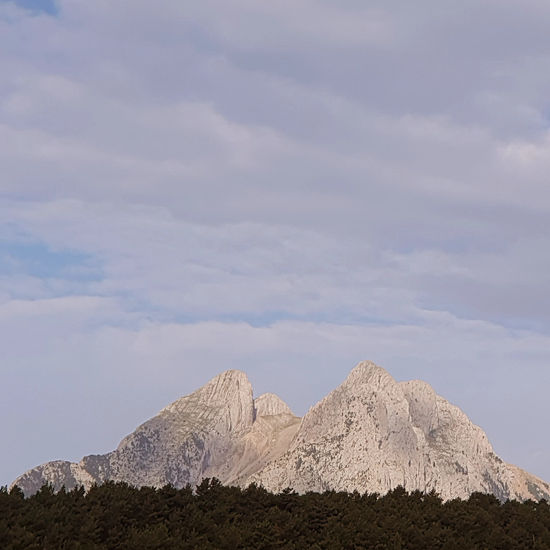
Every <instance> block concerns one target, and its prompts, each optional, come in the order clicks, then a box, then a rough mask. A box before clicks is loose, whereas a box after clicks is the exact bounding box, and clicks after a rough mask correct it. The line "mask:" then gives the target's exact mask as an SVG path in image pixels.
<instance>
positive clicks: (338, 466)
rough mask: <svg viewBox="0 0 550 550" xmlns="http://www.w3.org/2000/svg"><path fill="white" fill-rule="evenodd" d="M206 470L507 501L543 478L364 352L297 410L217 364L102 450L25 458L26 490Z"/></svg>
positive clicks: (275, 484) (195, 474)
mask: <svg viewBox="0 0 550 550" xmlns="http://www.w3.org/2000/svg"><path fill="white" fill-rule="evenodd" d="M205 477H217V478H218V479H220V481H222V483H226V484H236V485H241V486H246V485H248V484H249V483H251V482H254V483H257V484H260V485H262V486H264V487H265V488H267V489H269V490H271V491H281V490H283V489H285V488H286V487H292V488H294V489H295V490H297V491H299V492H305V491H324V490H327V489H334V490H338V491H354V490H357V491H359V492H365V491H368V492H378V493H385V492H387V491H388V490H390V489H392V488H395V487H397V486H403V487H405V489H407V490H409V491H412V490H420V491H424V492H429V491H431V490H432V489H433V490H435V491H437V492H438V493H439V494H440V495H441V496H442V497H443V498H444V499H450V498H456V497H460V498H467V497H468V496H469V495H470V494H471V493H472V492H474V491H481V492H485V493H492V494H494V495H496V496H497V497H498V498H500V499H502V500H504V499H508V498H516V499H520V500H524V499H528V498H531V499H535V500H540V499H541V498H546V499H548V500H550V485H548V484H547V483H545V482H544V481H542V480H540V479H538V478H536V477H535V476H532V475H531V474H528V473H527V472H524V471H523V470H521V469H520V468H518V467H516V466H512V465H509V464H506V463H505V462H503V461H502V460H501V459H500V458H499V457H497V456H496V455H495V453H494V451H493V448H492V446H491V444H490V443H489V440H488V439H487V436H486V435H485V433H484V432H483V430H482V429H481V428H479V427H478V426H476V425H474V424H473V423H472V422H471V421H470V420H469V419H468V417H467V416H466V415H465V414H464V413H463V412H462V411H461V410H460V409H459V408H458V407H456V406H454V405H452V404H450V403H449V402H448V401H446V400H445V399H443V398H442V397H440V396H439V395H437V394H436V393H435V391H434V390H433V389H432V388H431V387H430V386H429V385H428V384H426V383H425V382H421V381H418V380H413V381H409V382H396V381H395V380H394V379H393V378H392V377H391V376H390V374H389V373H387V372H386V371H385V370H384V369H382V368H381V367H379V366H377V365H375V364H374V363H372V362H369V361H363V362H361V363H359V364H358V365H357V366H356V367H355V368H354V369H353V370H352V371H351V373H350V374H349V376H348V377H347V379H346V380H345V381H344V382H343V383H342V384H341V385H340V386H339V387H338V388H336V389H335V390H334V391H333V392H331V393H330V394H329V395H327V396H326V397H325V398H324V399H322V400H321V401H320V402H319V403H317V404H316V405H315V406H313V407H312V408H311V409H310V410H309V411H308V413H307V414H306V415H305V416H304V417H303V419H300V418H297V417H296V416H294V414H292V411H291V410H290V408H289V407H288V405H286V403H284V402H283V401H282V400H281V399H280V398H279V397H277V396H276V395H274V394H269V393H268V394H264V395H261V396H260V397H258V398H257V399H255V400H254V399H253V394H252V386H251V384H250V382H249V381H248V378H247V377H246V375H245V374H244V373H242V372H240V371H235V370H232V371H226V372H224V373H222V374H220V375H219V376H217V377H215V378H214V379H212V380H211V381H210V382H208V383H207V384H206V385H205V386H203V387H202V388H200V389H199V390H197V391H195V392H194V393H192V394H190V395H188V396H185V397H182V398H181V399H178V400H177V401H175V402H174V403H172V404H171V405H169V406H167V407H166V408H164V409H163V410H162V411H160V413H159V414H158V415H157V416H155V417H154V418H152V419H150V420H148V421H147V422H145V423H144V424H142V425H141V426H139V427H138V428H137V429H136V430H135V431H134V432H133V433H132V434H130V435H129V436H127V437H126V438H124V439H123V440H122V441H121V443H120V445H119V446H118V448H117V449H116V450H114V451H112V452H111V453H107V454H105V455H91V456H87V457H84V458H83V459H82V460H81V461H80V462H79V463H78V464H74V463H70V462H63V461H54V462H49V463H47V464H44V465H42V466H38V467H36V468H33V469H32V470H30V471H28V472H26V473H25V474H23V475H22V476H21V477H19V478H18V479H17V480H16V481H15V482H14V483H16V484H18V485H19V486H20V487H21V488H22V489H23V491H24V492H25V493H26V494H31V493H33V492H35V491H36V490H37V489H38V488H40V487H41V486H42V485H43V484H44V483H51V484H52V485H53V486H54V488H56V489H59V488H60V487H61V486H62V485H65V487H67V488H71V487H74V486H75V485H84V487H90V486H91V485H92V484H93V483H101V482H103V481H106V480H116V481H126V482H128V483H131V484H134V485H138V486H140V485H153V486H157V487H158V486H162V485H165V484H172V485H174V486H176V487H182V486H185V485H186V484H190V485H192V486H194V485H196V484H197V483H199V482H200V481H201V479H203V478H205Z"/></svg>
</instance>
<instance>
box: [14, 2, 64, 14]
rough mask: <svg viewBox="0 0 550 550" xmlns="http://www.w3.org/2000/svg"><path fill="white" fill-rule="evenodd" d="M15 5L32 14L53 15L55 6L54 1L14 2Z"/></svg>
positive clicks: (55, 10) (55, 11)
mask: <svg viewBox="0 0 550 550" xmlns="http://www.w3.org/2000/svg"><path fill="white" fill-rule="evenodd" d="M13 3H14V4H15V5H17V6H19V7H21V8H24V9H26V10H31V11H34V12H42V13H48V14H50V15H55V14H56V13H57V6H56V3H55V2H54V0H14V2H13Z"/></svg>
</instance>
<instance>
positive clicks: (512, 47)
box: [0, 0, 550, 481]
mask: <svg viewBox="0 0 550 550" xmlns="http://www.w3.org/2000/svg"><path fill="white" fill-rule="evenodd" d="M56 5H57V8H58V9H57V12H56V14H55V16H53V17H52V16H51V15H47V14H44V13H39V12H36V11H34V12H32V11H29V10H28V9H24V8H22V7H21V5H19V7H17V6H16V5H15V4H13V3H3V4H1V5H0V63H1V64H2V69H3V78H2V82H1V83H0V145H1V147H0V164H1V165H2V178H1V179H0V220H2V224H1V225H0V231H1V241H0V242H1V244H2V247H1V248H0V260H1V263H0V266H1V273H0V323H3V324H2V327H3V330H4V331H5V332H4V333H3V334H5V335H6V336H8V335H9V338H8V341H9V342H10V347H9V354H8V355H7V357H8V359H6V360H5V361H4V363H3V366H2V367H1V368H0V375H1V377H2V380H1V383H2V386H4V385H5V386H6V387H8V386H9V387H13V388H17V391H16V392H15V393H14V394H13V399H11V398H10V401H9V403H8V404H6V405H5V407H7V408H6V409H4V412H6V414H4V415H3V418H6V419H8V420H6V424H7V425H6V426H5V429H6V430H9V433H10V436H9V438H10V441H11V442H12V443H11V445H12V446H13V447H14V448H15V447H17V448H18V449H19V450H18V451H17V452H14V455H13V456H14V457H16V458H14V462H13V464H12V466H10V468H11V470H10V475H13V474H15V473H19V472H14V471H13V470H14V469H15V468H16V466H17V465H18V464H23V463H25V464H26V466H31V465H32V464H31V463H30V462H32V461H31V459H30V458H28V459H27V458H25V457H34V458H33V460H36V461H39V460H46V459H47V458H53V456H52V453H53V452H54V449H59V451H56V452H59V453H60V454H59V456H61V455H62V454H63V453H65V454H66V455H67V456H70V457H72V458H77V457H78V456H79V455H80V454H84V453H85V452H93V451H97V450H102V449H103V450H107V449H108V448H109V447H110V446H112V445H114V444H115V443H116V441H117V440H118V438H119V437H120V436H121V435H122V433H121V432H124V431H128V430H130V429H132V428H133V427H134V426H135V423H136V419H144V418H145V417H146V416H147V415H148V414H153V413H154V412H155V411H156V410H157V409H158V408H160V407H162V406H164V405H165V404H166V403H165V402H164V401H165V400H169V399H172V398H175V397H176V396H174V395H173V388H174V387H176V388H180V390H179V393H185V392H187V391H191V390H192V389H194V388H195V387H196V386H198V385H199V384H201V383H203V382H204V381H205V375H206V374H208V375H213V374H215V373H216V372H218V371H219V370H221V369H222V368H230V367H238V368H243V369H245V370H248V371H250V373H251V376H252V377H254V381H255V383H256V384H257V386H259V387H260V388H261V389H262V390H265V391H267V390H273V389H274V390H275V391H279V392H280V393H281V394H282V395H283V397H286V398H287V399H289V400H290V401H292V404H293V406H295V407H297V408H299V407H302V410H303V408H305V407H307V406H308V405H309V404H311V403H313V402H314V401H315V400H316V399H318V398H319V397H321V396H322V394H323V393H324V392H326V391H328V390H329V389H331V388H333V387H334V386H335V385H336V384H337V383H338V381H340V380H341V379H342V378H343V376H344V375H345V373H346V372H347V371H348V370H349V369H350V368H351V367H352V366H353V364H355V363H356V362H357V361H358V360H359V359H361V358H371V359H374V360H375V361H377V362H379V363H381V364H382V365H384V366H386V367H388V368H389V369H390V370H391V372H393V373H394V374H395V375H396V376H397V377H398V378H408V377H419V378H426V379H427V380H428V381H430V382H432V383H433V384H434V385H435V386H436V387H437V389H438V390H439V391H440V392H441V393H442V394H444V395H448V396H449V397H451V398H452V399H453V400H454V401H456V402H457V403H458V404H459V405H462V406H463V407H464V408H465V409H466V412H468V413H471V414H472V415H473V416H474V419H475V420H476V421H478V422H479V423H480V424H481V425H482V426H483V427H484V428H487V429H488V431H489V435H490V436H491V435H493V434H495V437H496V438H497V441H498V444H497V449H502V452H503V455H504V457H505V458H510V459H513V460H517V461H519V462H520V463H521V465H524V466H531V465H532V467H533V469H535V470H536V471H538V472H540V473H542V474H543V475H545V476H546V477H550V474H549V473H548V471H547V470H544V468H545V466H544V465H543V463H542V458H540V459H536V460H535V459H534V458H532V457H534V456H538V457H544V456H545V453H547V452H548V451H547V449H546V447H544V448H539V449H538V450H534V447H533V445H532V443H531V442H530V441H531V440H528V436H529V437H530V438H532V441H535V440H537V436H536V430H537V429H538V430H540V431H542V430H543V429H544V427H543V422H544V421H545V418H546V416H547V415H546V416H545V413H544V411H542V409H541V410H540V411H539V409H540V407H541V406H539V404H538V403H539V402H540V403H542V402H543V397H542V394H541V391H540V390H539V388H543V387H545V386H544V385H545V383H547V376H548V375H547V372H548V354H547V351H546V350H547V349H548V346H547V337H548V332H549V330H550V317H549V314H548V311H550V309H549V307H548V301H547V299H546V298H545V297H546V296H548V295H550V286H549V282H548V280H547V277H546V276H545V273H547V272H548V267H549V265H550V253H549V251H548V247H547V246H546V240H547V239H546V234H547V227H548V222H547V220H548V215H549V214H550V212H549V210H550V190H549V188H548V186H547V185H546V180H547V173H548V164H549V158H550V157H549V150H550V148H549V139H550V138H549V135H550V134H549V128H548V126H549V125H548V116H547V97H548V93H549V92H550V78H549V77H548V75H549V74H550V72H549V71H548V64H549V59H550V53H549V52H550V38H549V36H548V33H547V29H548V23H549V18H550V10H549V9H548V6H547V4H546V3H544V2H540V1H535V0H532V1H529V2H523V3H521V5H520V4H519V3H518V2H516V1H512V0H510V1H506V2H498V3H497V2H488V3H485V4H483V5H480V4H479V3H478V2H470V1H467V2H463V3H462V4H461V5H460V8H454V7H451V6H448V5H440V4H437V5H435V4H434V3H433V2H429V1H427V0H426V1H423V2H420V3H416V4H415V5H414V6H411V5H410V4H408V3H405V2H401V1H392V2H389V3H388V2H386V3H379V2H371V3H368V4H359V3H357V2H353V1H349V2H348V1H347V2H344V3H340V4H339V5H338V7H335V6H334V5H331V4H329V3H327V2H324V1H313V0H312V1H307V2H303V3H300V4H299V5H298V4H296V3H289V2H282V3H276V4H269V5H268V4H261V5H260V4H257V3H252V2H248V1H245V0H239V1H237V0H235V1H232V2H229V3H221V2H214V1H207V2H201V3H185V4H182V3H181V2H176V1H169V2H165V3H163V5H162V6H161V7H155V9H153V8H152V6H151V3H150V2H144V1H142V0H135V1H132V2H127V1H122V2H116V3H113V2H108V1H103V0H98V1H97V2H94V4H93V7H92V6H91V5H89V4H86V3H82V2H73V1H70V0H60V1H59V2H57V4H56ZM29 342H30V343H32V345H30V344H29ZM281 373H284V376H281ZM522 373H527V375H525V374H523V375H522ZM293 377H294V378H293ZM290 379H292V380H293V383H292V384H291V386H290V387H291V388H300V394H298V393H296V395H293V394H292V393H289V394H288V395H285V391H287V390H285V388H286V386H283V385H282V382H281V381H282V380H285V381H287V380H290ZM312 379H314V380H316V381H318V385H317V386H315V387H311V388H309V386H310V385H311V380H312ZM518 379H519V381H518ZM533 388H535V389H533ZM288 391H291V390H288ZM292 391H294V390H293V389H292ZM533 392H535V393H536V396H537V397H536V399H533V398H532V396H533ZM149 394H150V396H149V397H147V395H149ZM136 395H139V397H135V396H136ZM300 397H304V399H305V398H306V397H307V401H308V402H307V403H304V402H301V401H300V400H299V398H300ZM35 398H36V399H35ZM539 400H540V401H539ZM98 403H100V405H98ZM506 403H510V404H511V408H510V411H509V412H506V410H503V409H505V408H506V407H505V406H504V405H505V404H506ZM533 403H534V405H533ZM522 404H523V408H522ZM526 404H528V405H529V407H527V405H526ZM531 407H534V410H536V411H539V412H540V415H539V417H536V416H531V412H530V411H532V410H533V409H532V408H531ZM8 409H9V411H11V412H9V411H8ZM67 410H74V411H75V412H74V415H73V416H74V419H73V418H72V417H71V418H67V416H68V415H67V412H66V411H67ZM13 411H16V412H15V413H13ZM113 411H117V412H116V414H114V413H113ZM8 412H9V414H8ZM14 414H15V417H16V418H19V419H21V421H19V420H18V421H16V422H12V420H11V419H12V418H13V417H14ZM537 414H538V413H537ZM113 415H114V416H116V417H117V418H119V419H120V422H119V423H111V422H110V421H109V420H108V419H109V418H111V417H112V416H113ZM506 415H507V416H506ZM502 418H506V419H507V423H509V424H510V423H512V424H513V423H514V422H515V424H514V425H516V426H517V427H518V428H517V432H516V433H514V441H515V442H516V445H514V444H513V440H512V436H511V435H509V436H507V435H506V434H505V433H504V431H503V428H502V425H503V424H504V425H507V424H506V423H503V422H502ZM76 419H77V420H76ZM514 419H516V420H514ZM23 420H24V421H23ZM519 422H523V423H525V425H526V426H529V429H522V428H521V426H520V424H519ZM63 423H65V424H63ZM29 424H31V425H33V426H35V427H36V428H33V430H34V431H32V434H31V435H30V436H29V437H28V438H26V439H25V441H24V442H23V441H22V440H21V439H20V437H19V436H18V435H17V434H19V433H20V432H21V430H24V429H25V428H24V426H26V425H29ZM59 425H64V426H65V428H64V430H63V431H59V429H58V426H59ZM105 425H109V426H111V427H112V429H111V428H109V429H111V431H110V432H109V433H108V434H106V433H103V431H102V430H103V429H104V427H105ZM510 425H511V424H510ZM48 426H49V428H48V430H49V431H48V430H47V429H46V428H47V427H48ZM3 429H4V426H3ZM56 430H57V431H56ZM65 432H66V433H71V434H76V435H73V436H71V438H70V441H66V440H65V438H64V435H63V434H64V433H65ZM46 433H47V434H48V438H49V441H50V443H47V439H46V436H45V435H44V436H43V435H42V434H46ZM516 436H517V438H518V439H515V438H516ZM75 438H77V439H78V438H80V439H78V441H79V443H78V445H77V444H76V443H75V445H74V446H72V445H73V442H76V441H77V439H75ZM18 441H19V443H18ZM518 441H520V442H521V444H520V445H518V444H517V442H518ZM37 449H38V450H41V449H42V450H41V452H38V451H37ZM518 449H519V450H518ZM531 451H532V452H531ZM515 457H517V459H516V458H515ZM537 460H538V462H537ZM17 461H19V462H17ZM0 475H7V474H1V473H0ZM6 481H9V480H8V479H6Z"/></svg>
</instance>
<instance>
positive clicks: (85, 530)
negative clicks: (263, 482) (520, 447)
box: [0, 479, 550, 550]
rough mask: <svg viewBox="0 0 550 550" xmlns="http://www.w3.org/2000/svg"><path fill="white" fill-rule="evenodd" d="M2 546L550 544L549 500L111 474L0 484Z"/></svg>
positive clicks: (21, 549)
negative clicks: (65, 485)
mask: <svg viewBox="0 0 550 550" xmlns="http://www.w3.org/2000/svg"><path fill="white" fill-rule="evenodd" d="M0 548H1V549H2V550H16V549H17V550H49V549H52V550H54V549H55V550H73V549H74V550H77V549H79V550H80V549H81V550H84V549H85V550H92V549H121V550H122V549H125V550H126V549H127V550H130V549H131V550H135V549H172V548H173V549H201V550H202V549H255V550H256V549H296V550H298V549H300V550H301V549H306V548H308V549H331V550H333V549H334V550H337V549H363V548H364V549H404V548H409V549H427V548H429V549H436V548H441V549H445V550H455V549H456V550H459V549H460V550H465V549H470V548H471V549H474V548H475V549H491V550H495V549H506V550H508V549H523V548H525V549H527V548H536V549H550V506H549V504H548V503H547V502H546V501H544V500H543V501H540V502H534V501H526V502H517V501H507V502H500V501H499V500H497V499H496V498H495V497H494V496H492V495H486V494H482V493H474V494H472V495H471V497H470V498H469V499H468V500H459V499H456V500H451V501H447V502H443V501H442V500H441V499H440V498H439V496H438V495H437V494H436V493H435V492H432V493H429V494H425V493H421V492H419V491H415V492H412V493H408V492H406V491H405V490H404V489H403V488H401V487H398V488H396V489H394V490H392V491H390V492H389V493H387V494H386V495H384V496H380V495H378V494H368V493H366V494H359V493H357V492H355V493H344V492H335V491H326V492H324V493H313V492H312V493H306V494H303V495H300V494H297V493H296V492H294V491H292V490H290V489H286V490H284V491H282V492H281V493H279V494H272V493H269V492H268V491H266V490H264V489H263V488H261V487H258V486H255V485H251V486H249V487H248V488H245V489H241V488H238V487H226V486H224V485H222V484H221V483H220V482H219V481H218V480H216V479H206V480H204V481H203V482H202V483H201V484H200V485H199V486H198V487H196V488H195V489H194V490H193V489H191V488H190V487H186V488H183V489H175V488H173V487H171V486H166V487H163V488H159V489H155V488H152V487H141V488H136V487H132V486H130V485H128V484H126V483H115V482H107V483H105V484H103V485H99V486H93V487H92V488H90V489H89V490H88V491H85V490H84V489H83V488H82V487H80V488H75V489H72V490H70V491H66V490H64V489H62V490H61V491H59V492H54V490H53V489H52V487H51V486H48V485H45V486H43V487H42V488H41V489H40V490H39V491H38V492H37V493H36V494H34V495H33V496H30V497H27V498H25V496H24V495H23V492H22V491H21V490H20V489H19V488H18V487H14V488H12V489H11V490H8V489H7V488H6V487H3V488H1V489H0Z"/></svg>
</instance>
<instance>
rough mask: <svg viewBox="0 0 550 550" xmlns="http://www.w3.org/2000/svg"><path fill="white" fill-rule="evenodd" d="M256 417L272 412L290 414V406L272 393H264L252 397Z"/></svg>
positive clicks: (271, 413)
mask: <svg viewBox="0 0 550 550" xmlns="http://www.w3.org/2000/svg"><path fill="white" fill-rule="evenodd" d="M254 409H255V411H256V418H258V417H260V416H268V415H274V414H292V411H291V410H290V407H289V406H288V405H287V404H286V403H285V402H284V401H283V400H282V399H281V398H280V397H279V396H278V395H275V394H274V393H264V394H262V395H260V396H259V397H257V398H256V399H254Z"/></svg>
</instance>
